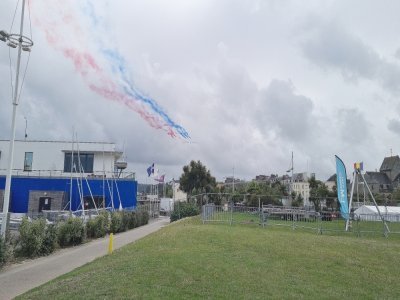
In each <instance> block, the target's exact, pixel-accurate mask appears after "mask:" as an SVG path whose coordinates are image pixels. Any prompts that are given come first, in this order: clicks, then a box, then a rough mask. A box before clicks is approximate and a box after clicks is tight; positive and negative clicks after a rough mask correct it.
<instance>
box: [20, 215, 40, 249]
mask: <svg viewBox="0 0 400 300" xmlns="http://www.w3.org/2000/svg"><path fill="white" fill-rule="evenodd" d="M45 230H46V221H45V220H44V219H37V220H34V221H32V222H30V221H29V220H28V218H26V217H25V218H23V219H22V223H21V225H20V227H19V246H20V248H19V249H18V254H19V255H21V256H26V257H35V256H39V255H40V254H41V250H42V245H43V241H44V239H45V234H46V232H45Z"/></svg>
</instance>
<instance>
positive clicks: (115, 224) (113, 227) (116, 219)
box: [110, 211, 122, 233]
mask: <svg viewBox="0 0 400 300" xmlns="http://www.w3.org/2000/svg"><path fill="white" fill-rule="evenodd" d="M121 228H122V213H121V212H119V211H113V212H112V213H111V224H110V232H112V233H117V232H121Z"/></svg>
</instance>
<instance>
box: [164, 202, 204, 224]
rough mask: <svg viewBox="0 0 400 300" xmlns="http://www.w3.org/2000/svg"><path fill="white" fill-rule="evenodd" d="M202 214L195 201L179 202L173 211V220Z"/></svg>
mask: <svg viewBox="0 0 400 300" xmlns="http://www.w3.org/2000/svg"><path fill="white" fill-rule="evenodd" d="M198 214H200V210H199V208H198V207H197V205H195V204H194V203H185V202H177V203H176V204H175V205H174V210H173V211H172V213H171V219H170V220H171V222H174V221H177V220H179V219H182V218H186V217H191V216H196V215H198Z"/></svg>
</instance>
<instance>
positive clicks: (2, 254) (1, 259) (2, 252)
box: [0, 235, 6, 266]
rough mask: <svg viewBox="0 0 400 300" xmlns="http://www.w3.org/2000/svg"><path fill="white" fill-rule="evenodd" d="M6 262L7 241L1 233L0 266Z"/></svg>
mask: <svg viewBox="0 0 400 300" xmlns="http://www.w3.org/2000/svg"><path fill="white" fill-rule="evenodd" d="M5 262H6V242H5V241H4V239H3V236H2V235H0V266H1V265H3V264H4V263H5Z"/></svg>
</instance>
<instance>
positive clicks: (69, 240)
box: [57, 218, 86, 247]
mask: <svg viewBox="0 0 400 300" xmlns="http://www.w3.org/2000/svg"><path fill="white" fill-rule="evenodd" d="M57 235H58V243H59V244H60V246H61V247H66V246H71V245H78V244H81V243H82V242H83V241H84V240H85V237H86V231H85V226H84V224H83V221H82V220H81V219H79V218H69V219H67V220H66V221H64V222H61V223H59V224H58V228H57Z"/></svg>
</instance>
